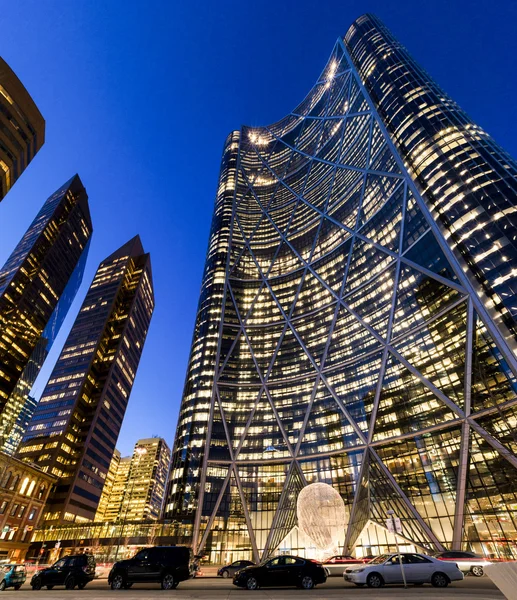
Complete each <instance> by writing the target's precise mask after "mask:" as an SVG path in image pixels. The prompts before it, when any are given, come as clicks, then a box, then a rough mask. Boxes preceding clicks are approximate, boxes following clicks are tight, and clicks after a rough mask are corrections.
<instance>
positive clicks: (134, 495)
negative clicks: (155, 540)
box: [119, 437, 171, 521]
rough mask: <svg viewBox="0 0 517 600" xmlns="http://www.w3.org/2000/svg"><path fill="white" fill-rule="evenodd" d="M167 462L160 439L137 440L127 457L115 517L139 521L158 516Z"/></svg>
mask: <svg viewBox="0 0 517 600" xmlns="http://www.w3.org/2000/svg"><path fill="white" fill-rule="evenodd" d="M170 461H171V451H170V449H169V446H167V443H166V442H165V440H164V439H162V438H158V437H154V438H146V439H142V440H138V442H137V443H136V445H135V449H134V451H133V456H132V458H131V466H130V469H129V475H128V480H127V486H126V493H125V494H124V498H123V501H122V506H121V509H120V514H119V519H123V520H124V521H140V520H153V519H159V518H160V516H161V513H162V507H163V500H164V498H165V486H166V485H167V477H168V475H169V467H170Z"/></svg>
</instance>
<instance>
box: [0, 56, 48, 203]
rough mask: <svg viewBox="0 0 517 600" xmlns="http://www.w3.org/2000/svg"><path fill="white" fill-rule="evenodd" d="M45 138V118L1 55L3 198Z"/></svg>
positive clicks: (0, 187) (0, 166) (0, 178)
mask: <svg viewBox="0 0 517 600" xmlns="http://www.w3.org/2000/svg"><path fill="white" fill-rule="evenodd" d="M44 141H45V121H44V119H43V117H42V116H41V113H40V111H39V110H38V107H37V106H36V104H34V100H33V99H32V98H31V97H30V95H29V94H28V92H27V90H26V89H25V88H24V86H23V84H22V82H21V81H20V80H19V79H18V77H16V75H15V74H14V73H13V71H12V70H11V69H10V67H9V65H8V64H7V63H6V62H5V61H4V60H3V59H2V58H0V200H2V198H3V197H4V196H5V195H6V194H7V192H8V191H9V190H10V189H11V187H12V186H13V185H14V182H15V181H16V180H17V179H18V177H20V175H21V174H22V173H23V171H24V170H25V168H26V167H27V165H28V164H29V163H30V162H31V160H32V159H33V158H34V156H35V155H36V153H37V152H38V150H39V149H40V148H41V146H43V143H44Z"/></svg>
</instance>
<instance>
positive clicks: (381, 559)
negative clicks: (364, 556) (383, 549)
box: [368, 554, 391, 565]
mask: <svg viewBox="0 0 517 600" xmlns="http://www.w3.org/2000/svg"><path fill="white" fill-rule="evenodd" d="M390 556H391V555H390V554H381V555H380V556H377V558H373V559H372V560H371V561H370V562H369V563H368V564H369V565H380V564H381V563H383V562H386V561H387V560H388V558H389V557H390Z"/></svg>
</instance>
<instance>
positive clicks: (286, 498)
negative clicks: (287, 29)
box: [165, 15, 517, 562]
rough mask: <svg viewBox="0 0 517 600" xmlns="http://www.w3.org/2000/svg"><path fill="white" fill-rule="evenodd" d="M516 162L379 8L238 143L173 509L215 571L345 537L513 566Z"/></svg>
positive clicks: (188, 396) (220, 198) (183, 419)
mask: <svg viewBox="0 0 517 600" xmlns="http://www.w3.org/2000/svg"><path fill="white" fill-rule="evenodd" d="M516 174H517V171H516V163H515V161H513V159H511V158H510V157H509V156H508V155H507V154H506V153H505V152H504V151H503V150H502V149H501V148H499V147H498V146H497V144H496V143H495V142H494V141H493V140H492V139H491V138H490V137H489V136H488V135H487V134H486V133H485V132H483V131H481V130H480V128H479V127H477V126H476V125H474V124H472V123H471V122H470V121H469V120H468V118H467V117H466V116H465V115H464V113H463V112H462V111H461V109H459V107H457V105H455V104H454V103H453V102H452V100H450V99H449V98H448V97H447V96H446V95H445V94H444V93H443V92H442V91H441V90H440V89H439V88H438V87H437V86H436V84H435V83H434V82H432V80H431V79H430V78H429V76H428V75H427V74H426V73H425V72H424V71H422V69H421V68H420V67H419V66H418V65H416V64H415V63H414V62H413V61H412V59H411V58H410V57H409V55H408V54H407V52H406V50H405V49H404V48H402V46H401V45H400V44H399V43H398V42H397V41H396V40H394V38H393V37H392V36H391V34H390V33H389V32H388V31H387V30H386V29H385V27H384V26H383V25H382V23H380V22H379V21H378V20H377V19H376V18H375V17H372V16H369V15H365V16H363V17H361V18H360V19H358V20H357V21H356V22H355V23H354V24H353V25H352V26H351V28H350V29H349V31H348V33H347V34H346V35H345V36H344V38H343V39H339V40H338V41H337V43H336V46H335V48H334V50H333V52H332V54H331V57H330V59H329V62H328V63H327V65H326V66H325V68H324V70H323V72H322V74H321V76H320V78H319V79H318V81H317V82H316V84H315V85H314V87H313V88H312V90H311V91H310V92H309V94H308V95H307V97H306V98H305V99H304V100H303V102H302V103H301V104H300V105H299V106H298V107H297V108H296V109H295V110H294V111H292V113H290V114H289V115H288V116H286V117H285V118H283V119H282V120H280V121H278V122H277V123H274V124H273V125H270V126H267V127H255V128H250V127H242V129H241V131H239V132H234V133H232V134H231V135H230V136H229V138H228V140H227V142H226V145H225V149H224V153H223V163H222V169H221V176H220V184H219V191H218V195H217V199H216V204H215V213H214V220H213V226H212V231H211V234H210V241H209V249H208V256H207V263H206V269H205V275H204V279H203V285H202V291H201V299H200V304H199V310H198V315H197V321H196V326H195V331H194V340H193V345H192V351H191V355H190V361H189V365H188V371H187V379H186V387H185V392H184V397H183V402H182V405H181V409H180V415H179V420H178V426H177V432H176V439H175V444H174V449H173V457H172V467H171V474H170V480H169V489H168V497H167V501H166V507H165V517H166V518H167V519H174V520H176V521H177V522H180V523H182V524H183V525H184V526H187V525H188V526H189V527H192V536H193V546H194V549H195V550H196V551H202V550H203V551H204V552H206V553H208V554H209V555H210V557H211V559H212V560H213V561H215V562H222V561H229V560H234V559H237V558H244V557H253V558H254V559H255V560H257V559H259V558H260V557H261V556H262V557H265V556H268V555H270V554H272V553H274V552H275V551H277V549H279V548H281V549H282V550H285V551H290V552H295V553H299V554H308V555H310V554H311V552H312V551H313V550H314V548H313V547H314V546H315V544H314V542H313V541H311V540H310V539H307V538H306V537H305V538H304V536H303V535H302V532H301V531H300V529H299V528H298V526H297V506H296V503H297V497H298V494H299V492H300V491H301V490H302V489H303V488H304V487H305V486H307V485H309V484H311V483H316V482H322V483H327V484H329V485H331V486H333V488H334V489H335V490H337V491H338V492H339V494H340V495H341V497H342V498H343V501H344V503H345V507H346V512H347V519H346V522H345V523H344V524H343V531H342V536H341V539H340V540H339V546H340V547H342V548H344V549H345V550H346V551H350V550H351V549H353V548H354V547H355V550H356V552H357V553H358V554H359V555H361V554H363V555H364V554H370V553H374V554H376V553H379V552H382V551H384V550H387V549H388V546H389V545H390V544H393V543H394V539H393V537H392V536H391V538H390V536H388V534H387V533H386V518H387V516H388V515H387V511H388V510H390V509H393V510H394V511H395V512H396V514H397V516H399V517H400V518H401V520H402V527H403V531H402V534H401V536H400V538H401V542H403V544H405V545H406V547H408V548H409V547H410V546H411V545H413V546H417V547H420V548H424V549H427V550H442V549H443V548H455V549H470V550H475V551H479V552H483V553H484V554H487V555H494V556H513V557H514V558H517V523H516V522H515V521H516V520H515V516H514V515H515V508H516V507H517V504H516V496H515V492H516V486H517V483H516V482H517V477H516V475H517V471H516V469H517V455H516V454H515V452H516V450H517V437H516V436H515V433H514V431H515V424H516V423H517V420H516V419H517V412H516V411H517V409H516V406H517V396H516V392H517V379H516V377H515V374H516V373H517V361H516V356H515V352H514V350H515V347H516V346H515V343H516V341H517V340H516V339H515V331H516V330H515V320H514V313H513V310H514V307H513V306H512V302H513V301H514V298H515V294H514V292H513V286H515V285H516V278H515V273H517V270H516V269H515V268H514V267H513V266H512V265H513V262H514V261H517V248H516V247H515V242H514V239H513V237H512V236H513V235H514V234H515V233H516V228H515V224H516V222H515V216H514V213H515V211H516V207H517V202H516V200H517V197H516V194H517V192H516V190H517V179H516V177H515V176H516Z"/></svg>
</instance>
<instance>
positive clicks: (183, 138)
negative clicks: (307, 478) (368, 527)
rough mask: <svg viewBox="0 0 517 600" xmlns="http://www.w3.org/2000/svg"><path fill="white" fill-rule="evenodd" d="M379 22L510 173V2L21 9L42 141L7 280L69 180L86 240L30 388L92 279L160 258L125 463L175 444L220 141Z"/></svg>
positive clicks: (24, 188) (98, 3) (7, 220)
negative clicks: (90, 229) (65, 309)
mask: <svg viewBox="0 0 517 600" xmlns="http://www.w3.org/2000/svg"><path fill="white" fill-rule="evenodd" d="M364 12H374V13H376V14H377V15H378V16H379V17H380V18H381V19H383V20H384V21H385V23H386V24H387V25H388V27H389V28H390V29H391V30H392V31H393V32H394V33H395V35H396V36H397V37H398V38H399V39H400V40H401V41H402V42H403V43H404V44H405V45H406V46H407V47H408V48H409V50H410V51H411V53H412V54H413V56H414V57H415V58H416V59H417V60H418V61H419V62H420V63H421V64H422V65H423V66H424V67H425V68H426V69H427V70H428V71H429V72H430V73H431V75H432V76H433V77H434V78H435V79H436V80H437V81H438V83H439V84H441V85H442V87H443V88H444V89H445V90H446V91H447V92H448V93H449V94H450V95H452V97H453V98H454V99H455V100H457V101H458V102H459V103H460V105H462V106H463V107H464V108H465V109H466V110H467V112H469V113H470V114H471V116H472V117H473V118H474V120H475V121H477V122H478V123H479V124H480V125H481V126H482V127H483V128H484V129H486V130H487V131H488V132H489V133H491V134H492V135H493V136H494V138H495V139H496V140H497V141H498V142H499V143H500V144H501V145H502V146H503V147H504V148H505V149H507V150H508V151H510V153H512V154H513V155H514V156H515V155H517V121H516V119H515V109H516V98H517V59H516V56H517V31H516V28H517V26H516V23H517V3H515V1H514V0H498V1H497V2H486V1H484V0H483V1H480V0H468V1H464V0H438V1H434V0H429V1H427V2H416V1H415V0H398V1H397V0H392V1H391V2H386V1H382V2H381V1H380V0H365V1H364V2H350V1H348V2H347V1H343V0H341V1H331V0H317V1H316V0H314V1H308V0H287V1H283V0H273V1H272V0H267V1H256V2H252V1H249V0H231V1H228V0H220V1H210V0H204V1H194V0H190V1H189V0H186V1H182V2H180V1H178V0H172V1H171V0H169V1H166V0H161V1H159V0H147V1H145V2H144V1H143V0H141V1H140V2H135V1H132V0H123V1H122V0H73V1H70V0H45V1H43V2H42V1H41V0H17V1H16V2H8V3H4V4H3V6H2V20H1V25H0V27H1V34H0V55H1V56H2V57H3V58H4V59H5V60H6V61H7V62H8V63H9V64H10V65H11V67H12V68H13V69H14V71H15V72H16V73H17V74H18V76H19V77H20V79H21V80H22V81H23V82H24V84H25V85H26V87H27V89H28V90H29V92H30V93H31V95H32V96H33V98H34V99H35V101H36V103H37V104H38V106H39V108H40V110H41V112H42V113H43V115H44V117H45V119H46V122H47V134H46V135H47V141H46V144H45V146H44V147H43V149H42V150H41V151H40V153H39V155H38V156H37V157H36V159H35V160H34V161H33V163H32V164H31V165H30V167H29V168H28V169H27V171H26V172H25V173H24V175H23V176H22V178H21V179H20V180H19V181H18V182H17V183H16V185H15V186H14V188H13V190H12V191H11V192H10V193H9V194H8V196H7V197H6V199H5V200H4V201H3V202H2V203H1V205H0V264H3V263H4V261H5V260H6V258H7V256H8V255H9V254H10V252H11V251H12V250H13V248H14V246H15V245H16V243H17V242H18V240H19V239H20V237H21V236H22V235H23V233H24V231H25V229H26V228H27V226H28V225H29V223H30V222H31V220H32V219H33V217H34V216H35V214H36V213H37V211H38V210H39V209H40V207H41V205H42V204H43V202H44V200H45V199H46V198H47V197H48V196H49V195H50V194H51V193H52V192H53V191H54V190H55V189H56V188H58V187H59V186H60V185H61V184H62V183H63V182H65V181H66V180H67V179H69V178H70V177H71V176H72V175H73V174H74V173H76V172H77V173H79V175H80V176H81V178H82V180H83V183H84V184H85V186H86V188H87V191H88V195H89V197H90V206H91V212H92V217H93V222H94V229H95V232H94V236H93V240H92V245H91V249H90V256H89V259H88V265H87V268H86V273H85V277H84V281H83V286H82V288H81V290H80V292H79V294H78V296H77V298H76V302H75V304H74V305H73V307H72V310H71V313H70V314H69V316H68V318H67V320H66V322H65V325H64V327H63V328H62V330H61V334H60V336H59V337H58V339H57V341H56V343H55V346H54V350H53V352H52V354H51V355H50V357H49V360H48V362H47V365H46V367H45V368H44V370H43V373H42V376H41V377H40V379H39V380H38V384H37V397H38V398H39V395H40V394H41V392H42V390H43V386H44V385H45V383H46V380H47V378H48V375H49V371H50V370H51V368H52V366H53V363H54V362H55V360H56V359H57V356H58V354H59V351H60V349H61V347H62V344H63V343H64V340H65V337H66V335H67V333H68V331H69V329H70V327H71V325H72V322H73V318H74V317H75V314H76V313H77V310H78V308H79V306H80V303H81V302H82V300H83V298H84V295H85V293H86V290H87V287H88V285H89V283H90V282H91V279H92V277H93V274H94V272H95V269H96V268H97V265H98V263H99V262H100V261H101V260H102V259H103V258H104V257H106V256H107V255H109V254H110V253H111V252H113V251H114V250H115V249H116V248H117V247H118V246H120V245H121V244H123V243H124V242H126V241H127V240H128V239H129V238H131V237H132V236H133V235H135V234H136V233H139V234H140V235H141V237H142V241H143V244H144V247H145V249H146V250H147V251H149V252H150V253H151V257H152V264H153V272H154V283H155V293H156V311H155V314H154V318H153V322H152V323H151V329H150V331H149V335H148V338H147V343H146V346H145V350H144V353H143V356H142V360H141V363H140V369H139V371H138V375H137V378H136V381H135V385H134V387H133V393H132V396H131V399H130V402H129V406H128V410H127V413H126V418H125V421H124V425H123V428H122V432H121V435H120V438H119V443H118V447H119V448H120V450H121V451H122V453H123V454H128V453H129V452H130V451H131V449H132V447H133V445H134V443H135V441H136V440H137V439H138V438H139V437H149V436H151V435H160V436H163V437H164V438H165V439H166V440H167V442H168V443H169V444H172V442H173V439H174V432H175V426H176V419H177V413H178V407H179V403H180V400H181V394H182V388H183V382H184V378H185V369H186V364H187V359H188V353H189V349H190V343H191V337H192V331H193V325H194V318H195V312H196V306H197V302H198V294H199V286H200V281H201V275H202V271H203V265H204V257H205V252H206V246H207V239H208V231H209V226H210V220H211V216H212V207H213V201H214V194H215V189H216V185H217V178H218V172H219V162H220V157H221V150H222V145H223V142H224V139H225V137H226V135H227V134H228V133H229V132H230V131H231V130H233V129H238V128H239V127H240V125H241V124H243V123H244V124H248V125H263V124H267V123H270V122H273V121H276V120H278V119H280V118H281V117H282V116H284V114H285V113H286V112H288V111H290V110H291V109H292V108H293V107H294V106H296V105H297V104H298V103H299V102H300V100H301V99H302V98H303V96H304V95H305V94H306V93H307V92H308V91H309V89H310V88H311V86H312V84H313V82H314V81H315V79H316V77H317V76H318V74H319V72H320V70H321V68H322V67H323V65H324V64H325V62H326V60H327V58H328V55H329V54H330V52H331V50H332V47H333V45H334V42H335V40H336V38H337V37H338V36H339V35H343V34H344V33H345V32H346V30H347V29H348V27H349V25H350V24H351V23H352V21H353V20H354V19H355V18H357V17H358V16H359V15H360V14H362V13H364Z"/></svg>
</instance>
